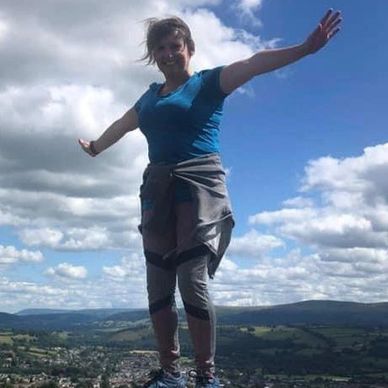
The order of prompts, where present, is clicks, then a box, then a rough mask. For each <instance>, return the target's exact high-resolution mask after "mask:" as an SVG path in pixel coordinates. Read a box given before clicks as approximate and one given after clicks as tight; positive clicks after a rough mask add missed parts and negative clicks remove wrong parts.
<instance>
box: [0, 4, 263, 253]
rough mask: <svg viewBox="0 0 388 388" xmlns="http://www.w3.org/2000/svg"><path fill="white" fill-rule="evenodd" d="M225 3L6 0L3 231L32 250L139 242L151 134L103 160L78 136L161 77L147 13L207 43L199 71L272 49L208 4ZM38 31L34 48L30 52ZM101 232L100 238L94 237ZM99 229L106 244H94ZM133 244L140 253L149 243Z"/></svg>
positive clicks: (131, 138) (0, 155)
mask: <svg viewBox="0 0 388 388" xmlns="http://www.w3.org/2000/svg"><path fill="white" fill-rule="evenodd" d="M216 3H217V1H196V2H188V1H183V0H182V1H178V0H176V1H174V2H168V3H167V2H164V1H153V0H148V1H146V2H142V3H133V2H129V3H128V2H127V1H121V0H120V1H117V2H115V3H114V4H113V3H109V4H108V3H101V2H98V1H95V0H88V1H87V2H85V3H82V4H79V3H78V2H73V1H70V2H68V1H67V2H65V1H63V2H61V1H60V2H57V3H56V4H55V6H54V5H53V4H52V3H51V2H48V1H45V0H41V1H38V2H35V3H34V5H32V3H31V4H30V3H28V4H27V3H26V4H25V5H24V6H23V7H20V6H19V5H18V4H16V3H15V2H11V1H5V2H3V3H2V7H1V11H2V12H1V18H0V21H1V24H0V25H1V26H2V27H1V28H0V30H1V31H2V32H1V37H2V45H1V46H0V55H1V57H2V58H4V61H2V65H1V67H2V68H3V69H4V70H5V69H6V71H0V74H2V76H0V106H1V111H0V127H1V128H2V133H1V142H0V161H1V163H0V187H1V189H0V214H1V215H2V217H1V218H0V223H1V224H2V225H12V226H14V227H17V228H18V227H22V228H23V230H21V231H20V233H19V234H20V236H21V238H22V239H23V241H24V242H25V243H27V244H29V245H35V246H39V245H41V246H46V247H51V248H53V249H80V250H83V249H89V248H91V247H92V245H93V244H96V245H95V246H97V247H101V246H102V245H104V244H107V245H109V246H114V245H115V246H116V247H122V248H124V247H128V243H125V242H128V239H127V238H126V236H125V234H128V233H130V234H132V235H133V234H134V233H136V232H137V224H138V220H139V201H138V187H139V184H140V182H141V174H142V171H143V169H144V167H145V166H146V164H147V150H146V143H145V139H144V137H143V136H142V134H141V133H140V132H139V131H135V132H131V133H130V134H128V135H127V136H126V139H124V140H122V141H120V143H119V144H116V145H114V146H113V147H112V148H111V149H109V150H107V151H106V152H104V153H103V154H101V155H100V156H99V157H98V158H93V159H92V158H90V157H88V156H87V155H86V154H84V153H83V152H82V151H81V149H80V148H79V146H78V144H77V137H84V138H86V139H92V138H96V137H97V136H98V135H99V134H101V132H102V131H103V130H104V129H105V128H106V127H107V126H108V125H109V124H110V123H112V122H113V121H114V120H115V119H117V118H118V117H120V116H121V115H122V114H123V113H124V112H125V111H126V110H127V109H128V108H130V106H131V105H132V104H133V103H134V102H135V101H136V99H137V98H138V97H139V96H140V95H141V94H142V93H143V92H144V90H145V88H146V87H147V86H148V84H149V83H151V81H154V80H155V79H160V75H159V73H158V72H157V71H156V69H154V68H152V67H145V66H143V65H142V64H139V63H137V62H136V60H137V59H138V58H139V57H141V55H142V53H143V47H142V46H141V44H140V42H141V41H142V40H143V38H144V31H143V24H142V23H141V21H142V20H143V19H145V18H146V17H149V16H165V13H167V12H168V13H169V14H171V13H175V14H177V15H180V16H182V17H184V18H185V20H187V22H188V23H189V25H190V26H191V28H192V31H193V35H194V38H195V40H196V44H197V53H196V55H195V56H194V60H193V67H194V68H195V69H197V70H198V69H202V68H206V67H211V66H216V65H219V64H220V63H230V62H232V61H234V60H236V59H240V58H241V57H246V56H248V55H251V53H252V52H253V50H254V49H256V48H257V47H264V45H265V44H266V42H265V41H262V40H260V37H253V36H252V35H250V34H249V33H247V32H244V31H241V30H235V29H232V28H229V27H227V26H225V25H223V24H222V22H221V21H220V20H219V19H218V18H217V17H216V16H215V15H214V13H212V12H211V11H209V10H206V9H204V8H202V9H201V8H198V6H199V5H204V6H205V5H209V4H216ZM75 9H76V12H75V11H74V10H75ZM75 15H76V16H75ZM128 15H136V19H133V16H131V17H129V16H128ZM19 25H23V28H22V29H20V28H18V26H19ZM204 26H206V28H204ZM4 31H6V32H4ZM31 36H33V37H34V48H33V50H32V49H31V48H30V47H31V46H28V47H27V46H26V42H28V41H29V40H30V37H31ZM90 226H92V230H91V236H90V237H88V238H86V236H85V230H86V228H89V227H90ZM45 228H46V229H49V230H51V231H53V230H55V235H53V234H49V238H48V239H47V240H46V239H45V238H44V236H43V235H42V233H43V232H44V230H45ZM97 231H99V232H98V233H99V234H98V233H97ZM76 233H78V234H79V235H78V236H76ZM97 234H98V236H99V237H101V239H99V238H94V239H93V236H96V235H97ZM53 239H54V240H53ZM96 240H99V241H96ZM123 242H124V244H123ZM120 244H123V245H120ZM130 244H131V245H133V244H135V245H136V246H139V237H138V239H137V240H136V241H134V239H133V238H132V240H131V242H130Z"/></svg>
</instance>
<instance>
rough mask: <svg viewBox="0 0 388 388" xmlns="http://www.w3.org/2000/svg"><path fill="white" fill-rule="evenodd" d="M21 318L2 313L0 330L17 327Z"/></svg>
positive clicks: (0, 314) (0, 315)
mask: <svg viewBox="0 0 388 388" xmlns="http://www.w3.org/2000/svg"><path fill="white" fill-rule="evenodd" d="M19 321H20V318H19V317H18V316H16V315H14V314H7V313H0V328H8V327H10V328H11V327H13V326H14V325H17V324H18V323H19Z"/></svg>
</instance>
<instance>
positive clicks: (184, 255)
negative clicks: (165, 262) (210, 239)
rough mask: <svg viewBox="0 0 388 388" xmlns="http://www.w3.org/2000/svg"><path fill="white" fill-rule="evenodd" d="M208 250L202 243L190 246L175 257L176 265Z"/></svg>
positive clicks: (202, 254)
mask: <svg viewBox="0 0 388 388" xmlns="http://www.w3.org/2000/svg"><path fill="white" fill-rule="evenodd" d="M209 252H210V250H209V248H208V247H207V246H206V245H204V244H202V245H198V246H197V247H195V248H191V249H189V250H188V251H184V252H182V253H181V254H180V255H179V256H178V257H177V258H176V265H177V266H178V265H180V264H183V263H185V262H186V261H188V260H191V259H195V258H197V257H200V256H205V255H207V254H208V253H209Z"/></svg>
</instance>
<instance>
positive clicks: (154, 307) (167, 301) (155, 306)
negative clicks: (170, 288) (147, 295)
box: [149, 294, 175, 314]
mask: <svg viewBox="0 0 388 388" xmlns="http://www.w3.org/2000/svg"><path fill="white" fill-rule="evenodd" d="M168 306H175V296H174V294H171V295H168V296H167V297H166V298H164V299H160V300H158V301H156V302H154V303H152V304H150V305H149V311H150V314H155V313H157V312H158V311H159V310H162V309H164V308H165V307H168Z"/></svg>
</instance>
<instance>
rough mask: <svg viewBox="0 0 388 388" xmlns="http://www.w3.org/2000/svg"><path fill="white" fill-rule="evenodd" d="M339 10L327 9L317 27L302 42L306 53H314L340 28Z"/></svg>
mask: <svg viewBox="0 0 388 388" xmlns="http://www.w3.org/2000/svg"><path fill="white" fill-rule="evenodd" d="M341 21H342V18H341V12H340V11H336V12H334V11H333V10H332V9H329V10H328V11H327V12H326V15H325V16H324V17H323V18H322V20H321V21H320V23H319V25H318V27H317V28H316V29H315V30H314V31H313V33H312V34H311V35H310V36H309V37H308V38H307V39H306V41H305V42H304V46H305V50H306V54H314V53H315V52H317V51H318V50H320V49H321V48H322V47H323V46H325V45H326V43H327V42H328V41H329V40H330V39H331V38H332V37H333V36H334V35H335V34H336V33H337V32H338V31H339V30H340V27H339V24H340V23H341Z"/></svg>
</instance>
